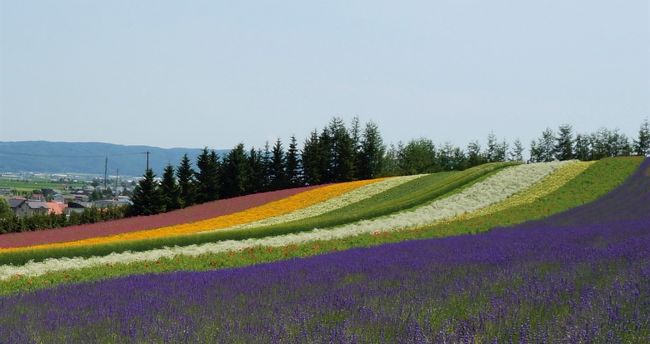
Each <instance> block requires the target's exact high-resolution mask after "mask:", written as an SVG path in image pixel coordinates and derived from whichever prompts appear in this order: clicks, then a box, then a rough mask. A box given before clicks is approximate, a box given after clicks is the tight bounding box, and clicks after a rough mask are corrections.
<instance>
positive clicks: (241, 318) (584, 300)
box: [0, 160, 650, 343]
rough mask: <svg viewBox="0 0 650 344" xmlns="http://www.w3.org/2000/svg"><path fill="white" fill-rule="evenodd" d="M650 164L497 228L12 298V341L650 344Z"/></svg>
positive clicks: (3, 327) (8, 333)
mask: <svg viewBox="0 0 650 344" xmlns="http://www.w3.org/2000/svg"><path fill="white" fill-rule="evenodd" d="M648 168H650V161H648V160H646V161H645V162H644V163H643V165H642V166H641V168H640V169H639V171H638V172H637V173H635V174H634V175H633V176H632V177H631V178H630V179H628V180H627V181H626V182H625V184H624V185H622V186H621V187H620V188H618V189H617V190H615V191H613V192H611V193H610V194H608V195H607V196H605V197H604V198H602V199H601V200H599V201H597V202H594V203H592V204H589V205H586V206H583V207H580V208H577V209H574V210H571V211H569V212H567V213H565V214H560V215H557V216H553V217H550V218H548V219H546V220H544V221H537V222H532V223H527V224H523V225H521V226H515V227H511V228H500V229H497V230H494V231H491V232H488V233H484V234H479V235H468V236H459V237H450V238H443V239H431V240H419V241H409V242H402V243H397V244H390V245H382V246H379V247H374V248H368V249H353V250H349V251H344V252H337V253H332V254H326V255H321V256H316V257H312V258H307V259H294V260H289V261H283V262H277V263H272V264H264V265H258V266H252V267H247V268H240V269H230V270H222V271H212V272H201V273H198V272H179V273H173V274H164V275H143V276H131V277H127V278H121V279H116V280H110V281H103V282H95V283H88V284H82V285H75V286H62V287H59V288H55V289H51V290H43V291H39V292H35V293H31V294H24V295H15V296H11V297H4V298H1V299H0V342H3V343H4V342H7V343H29V342H80V343H81V342H182V343H190V342H228V343H230V342H241V343H250V342H270V343H285V342H289V343H292V342H293V343H355V342H358V343H394V342H399V343H440V342H447V343H474V342H518V343H619V342H620V343H645V342H650V175H649V174H648V173H647V170H648ZM621 214H623V215H621Z"/></svg>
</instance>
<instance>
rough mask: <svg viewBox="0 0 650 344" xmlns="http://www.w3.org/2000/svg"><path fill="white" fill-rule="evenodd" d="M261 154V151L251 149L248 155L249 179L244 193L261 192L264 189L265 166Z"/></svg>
mask: <svg viewBox="0 0 650 344" xmlns="http://www.w3.org/2000/svg"><path fill="white" fill-rule="evenodd" d="M262 156H263V153H262V151H261V150H257V151H256V150H255V148H251V150H250V152H249V153H248V164H247V165H248V175H249V177H250V179H249V182H248V185H247V189H246V193H249V194H250V193H258V192H262V191H263V190H264V188H265V185H266V184H265V179H266V166H265V165H264V161H263V160H262Z"/></svg>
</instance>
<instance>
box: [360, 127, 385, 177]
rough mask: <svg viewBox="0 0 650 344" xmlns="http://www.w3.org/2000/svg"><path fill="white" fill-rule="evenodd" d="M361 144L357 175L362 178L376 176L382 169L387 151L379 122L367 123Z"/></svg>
mask: <svg viewBox="0 0 650 344" xmlns="http://www.w3.org/2000/svg"><path fill="white" fill-rule="evenodd" d="M360 146H361V148H360V151H359V154H358V158H357V177H358V178H361V179H370V178H376V177H377V176H378V175H379V174H380V173H381V171H382V165H383V163H384V154H385V152H386V148H385V147H384V142H383V140H382V138H381V134H380V133H379V127H378V126H377V124H375V123H373V122H368V123H366V126H365V128H364V130H363V137H362V138H361V144H360Z"/></svg>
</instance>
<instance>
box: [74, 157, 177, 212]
mask: <svg viewBox="0 0 650 344" xmlns="http://www.w3.org/2000/svg"><path fill="white" fill-rule="evenodd" d="M155 178H156V175H155V174H154V173H153V171H152V170H151V169H148V170H147V171H146V172H145V174H144V178H143V179H141V180H140V181H139V182H138V185H137V186H136V187H135V189H134V191H133V198H132V201H133V205H132V206H131V210H130V213H131V214H132V215H154V214H158V213H161V212H163V211H165V199H164V196H163V194H162V192H161V191H160V187H159V186H158V183H157V182H156V181H155ZM92 218H93V219H91V220H90V221H93V222H94V221H95V220H94V218H95V216H92ZM82 221H84V219H83V218H82Z"/></svg>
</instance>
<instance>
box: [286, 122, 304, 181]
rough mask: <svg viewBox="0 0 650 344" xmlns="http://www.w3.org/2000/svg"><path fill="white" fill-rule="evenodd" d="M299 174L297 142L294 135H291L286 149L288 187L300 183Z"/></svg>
mask: <svg viewBox="0 0 650 344" xmlns="http://www.w3.org/2000/svg"><path fill="white" fill-rule="evenodd" d="M301 179H302V178H301V176H300V156H298V143H297V141H296V136H295V135H292V136H291V142H290V143H289V150H288V151H287V181H288V185H289V186H290V187H296V186H300V185H302V181H301Z"/></svg>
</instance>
